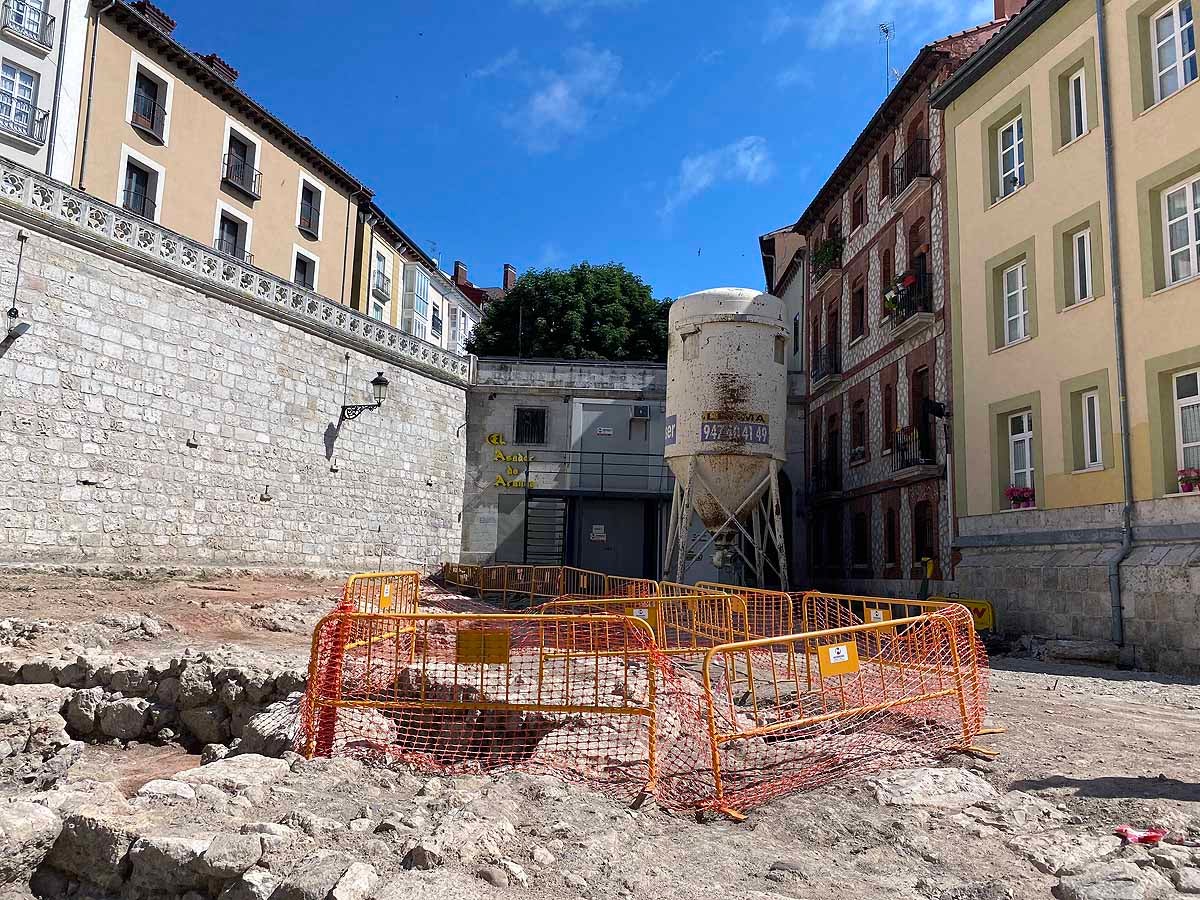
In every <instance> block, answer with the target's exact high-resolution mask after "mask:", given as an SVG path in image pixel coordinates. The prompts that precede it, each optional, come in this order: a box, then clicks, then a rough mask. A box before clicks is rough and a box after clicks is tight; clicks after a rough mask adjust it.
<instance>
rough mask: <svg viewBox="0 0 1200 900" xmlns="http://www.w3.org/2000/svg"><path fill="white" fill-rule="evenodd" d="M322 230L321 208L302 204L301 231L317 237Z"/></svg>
mask: <svg viewBox="0 0 1200 900" xmlns="http://www.w3.org/2000/svg"><path fill="white" fill-rule="evenodd" d="M320 228H321V207H319V206H317V205H316V204H314V203H304V202H301V203H300V230H301V231H303V232H305V233H306V234H308V235H309V236H310V237H316V236H317V233H318V232H319V231H320Z"/></svg>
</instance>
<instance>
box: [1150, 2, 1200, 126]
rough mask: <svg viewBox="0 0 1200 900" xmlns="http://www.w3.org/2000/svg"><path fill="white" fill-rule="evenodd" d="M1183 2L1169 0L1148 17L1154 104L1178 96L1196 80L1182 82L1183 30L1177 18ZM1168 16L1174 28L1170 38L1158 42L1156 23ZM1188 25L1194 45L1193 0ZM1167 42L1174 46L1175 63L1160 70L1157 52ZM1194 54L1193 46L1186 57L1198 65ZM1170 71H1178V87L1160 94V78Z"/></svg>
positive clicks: (1199, 61)
mask: <svg viewBox="0 0 1200 900" xmlns="http://www.w3.org/2000/svg"><path fill="white" fill-rule="evenodd" d="M1183 2H1184V0H1171V2H1170V3H1168V4H1167V5H1166V6H1164V7H1163V8H1162V9H1160V10H1159V11H1158V12H1156V13H1155V14H1154V15H1152V16H1151V17H1150V56H1151V65H1150V68H1151V71H1153V72H1154V102H1155V103H1162V102H1163V101H1164V100H1166V99H1167V98H1168V97H1174V96H1175V95H1176V94H1178V93H1179V92H1180V91H1182V90H1183V89H1184V88H1185V87H1187V86H1188V85H1189V84H1192V83H1194V82H1195V80H1196V79H1192V81H1184V80H1183V77H1184V71H1183V68H1184V67H1183V64H1184V59H1185V57H1184V53H1183V28H1181V27H1180V17H1179V8H1180V7H1181V6H1182V5H1183ZM1168 15H1169V16H1171V21H1172V23H1173V24H1174V27H1173V29H1172V31H1171V36H1170V37H1169V38H1167V40H1165V41H1159V39H1158V28H1157V26H1158V22H1159V20H1160V19H1162V18H1163V17H1164V16H1168ZM1188 24H1189V26H1190V27H1191V29H1192V40H1193V44H1194V42H1195V37H1196V5H1195V2H1194V0H1193V3H1192V21H1191V22H1189V23H1188ZM1168 42H1170V43H1173V44H1174V45H1175V62H1173V63H1172V64H1171V65H1169V66H1167V67H1166V68H1165V69H1160V68H1159V67H1158V51H1159V48H1160V47H1162V46H1164V45H1165V44H1167V43H1168ZM1196 53H1197V50H1196V47H1195V46H1193V48H1192V52H1191V53H1189V54H1188V56H1195V57H1196V60H1197V63H1198V64H1200V56H1197V55H1196ZM1171 69H1177V70H1178V75H1179V87H1177V88H1175V90H1173V91H1171V93H1169V94H1164V93H1163V92H1162V77H1163V75H1165V74H1166V73H1167V72H1169V71H1170V70H1171Z"/></svg>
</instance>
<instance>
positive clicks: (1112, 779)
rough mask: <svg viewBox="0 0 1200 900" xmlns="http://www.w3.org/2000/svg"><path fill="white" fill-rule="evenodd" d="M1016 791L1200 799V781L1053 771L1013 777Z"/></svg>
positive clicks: (1108, 797)
mask: <svg viewBox="0 0 1200 900" xmlns="http://www.w3.org/2000/svg"><path fill="white" fill-rule="evenodd" d="M1009 789H1010V790H1014V791H1048V790H1063V789H1066V790H1070V791H1071V792H1072V793H1073V794H1074V795H1075V796H1077V797H1097V798H1100V799H1104V800H1130V799H1139V800H1177V801H1180V802H1187V803H1200V784H1195V783H1193V782H1190V781H1179V780H1177V779H1174V778H1165V777H1163V776H1161V775H1160V776H1158V777H1157V778H1154V777H1143V778H1136V777H1122V776H1116V775H1111V776H1104V777H1101V778H1066V777H1064V776H1062V775H1051V776H1050V777H1048V778H1029V779H1024V780H1021V781H1014V782H1013V783H1012V784H1011V785H1009Z"/></svg>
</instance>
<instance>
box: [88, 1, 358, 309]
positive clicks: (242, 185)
mask: <svg viewBox="0 0 1200 900" xmlns="http://www.w3.org/2000/svg"><path fill="white" fill-rule="evenodd" d="M174 27H175V22H174V21H173V20H172V19H171V18H170V17H169V16H167V15H166V13H164V12H163V11H162V10H160V9H158V8H157V7H156V6H154V5H153V4H151V3H149V2H147V0H139V2H134V3H129V2H125V0H116V2H107V0H106V2H92V3H91V4H90V7H89V22H88V28H87V36H86V43H85V46H84V66H83V79H84V81H83V85H82V90H81V92H80V96H81V108H80V112H79V120H80V124H79V129H78V137H77V140H76V148H75V163H74V172H75V183H76V185H77V186H78V187H79V188H80V189H82V190H86V191H87V192H88V193H90V194H93V195H95V196H97V197H100V198H102V199H104V200H108V201H109V202H114V203H116V204H117V205H119V206H123V207H125V208H126V209H129V210H131V211H133V212H135V213H137V214H138V215H140V216H143V217H144V218H147V219H150V220H153V221H155V222H158V223H160V224H162V225H163V226H165V227H167V228H170V229H172V230H174V231H177V232H180V233H182V234H184V235H186V236H188V237H190V238H193V239H194V240H198V241H203V242H205V243H207V244H209V245H211V246H213V247H215V248H216V249H218V250H220V251H221V252H222V253H225V254H226V255H228V256H230V257H233V258H235V259H239V260H242V261H245V262H250V263H252V264H253V265H255V266H257V267H259V268H261V269H265V270H267V271H268V272H271V273H273V274H275V275H279V276H282V277H284V278H288V279H290V280H292V281H295V282H297V283H299V284H301V285H303V286H305V287H308V288H310V289H311V290H314V291H316V292H317V293H319V294H322V295H324V296H327V297H331V298H334V299H336V300H340V301H341V302H343V303H347V304H351V305H353V299H354V297H353V283H352V275H353V248H354V243H355V232H356V230H357V228H358V227H359V215H358V212H359V209H360V207H365V206H366V204H367V203H368V201H369V200H370V197H371V190H370V189H369V188H367V187H366V186H364V185H363V184H362V183H361V182H359V181H358V180H357V179H356V178H354V177H353V176H352V175H351V174H350V173H349V172H347V171H346V170H345V169H343V168H342V167H341V166H339V165H338V164H337V163H336V162H335V161H334V160H332V159H331V158H330V157H328V156H327V155H325V154H324V153H322V152H321V151H320V150H318V149H317V148H316V147H315V146H314V145H313V144H312V143H311V142H310V141H308V140H307V139H306V138H304V137H303V136H302V135H300V134H298V133H296V132H295V131H293V130H292V129H290V128H289V127H288V126H287V125H285V124H284V123H283V122H281V121H280V120H279V119H277V118H276V117H275V116H273V115H272V114H271V113H270V112H268V111H267V110H266V109H264V108H263V107H262V106H261V105H260V104H258V103H257V102H255V101H254V100H253V99H251V98H250V97H249V96H247V95H246V94H245V93H244V92H242V91H241V90H240V89H239V88H238V87H237V84H236V82H237V71H236V70H235V69H233V68H232V67H231V66H230V65H228V64H227V63H226V62H224V61H223V60H221V59H220V58H219V57H218V56H216V55H215V54H209V55H206V56H198V55H197V54H195V53H193V52H192V51H190V50H188V49H187V48H186V47H184V46H183V45H182V44H180V43H179V42H178V41H176V40H175V38H174V37H173V36H172V31H173V29H174Z"/></svg>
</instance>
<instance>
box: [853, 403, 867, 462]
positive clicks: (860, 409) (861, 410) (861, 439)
mask: <svg viewBox="0 0 1200 900" xmlns="http://www.w3.org/2000/svg"><path fill="white" fill-rule="evenodd" d="M850 443H851V448H850V460H851V462H857V461H859V460H863V459H866V458H867V404H866V401H865V400H855V401H854V406H853V407H851V410H850Z"/></svg>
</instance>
